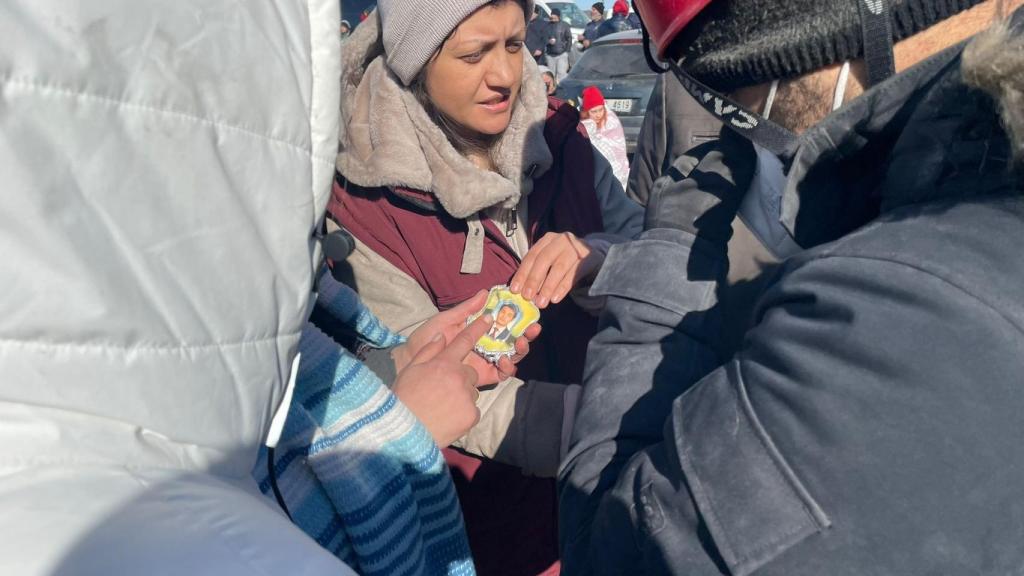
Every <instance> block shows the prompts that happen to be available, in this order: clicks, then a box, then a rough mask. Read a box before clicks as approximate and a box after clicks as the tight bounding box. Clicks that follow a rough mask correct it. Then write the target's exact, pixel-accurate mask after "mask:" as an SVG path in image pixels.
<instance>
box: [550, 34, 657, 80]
mask: <svg viewBox="0 0 1024 576" xmlns="http://www.w3.org/2000/svg"><path fill="white" fill-rule="evenodd" d="M641 74H652V72H651V69H650V68H649V67H648V66H647V61H646V60H645V59H644V49H643V45H642V44H640V43H636V44H603V45H602V44H598V45H595V46H592V47H591V48H590V49H589V50H587V51H586V52H584V53H583V57H582V58H580V61H579V62H577V63H576V65H575V66H573V68H572V73H571V74H570V75H571V76H572V77H573V78H576V79H577V80H601V79H604V78H622V77H625V76H638V75H641Z"/></svg>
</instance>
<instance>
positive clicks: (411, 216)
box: [328, 99, 604, 383]
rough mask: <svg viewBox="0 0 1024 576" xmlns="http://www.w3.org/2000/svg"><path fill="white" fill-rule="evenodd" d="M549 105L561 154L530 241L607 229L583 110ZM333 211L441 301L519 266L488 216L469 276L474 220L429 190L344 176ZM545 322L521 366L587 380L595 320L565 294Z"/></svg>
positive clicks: (534, 206) (535, 203) (543, 184)
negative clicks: (464, 268) (478, 261)
mask: <svg viewBox="0 0 1024 576" xmlns="http://www.w3.org/2000/svg"><path fill="white" fill-rule="evenodd" d="M548 108H549V110H548V119H547V122H546V124H545V127H544V137H545V139H546V141H547V143H548V147H549V148H550V149H551V153H552V156H553V159H554V162H553V164H552V167H551V168H550V169H549V170H548V171H547V172H546V173H544V175H543V176H540V177H539V178H537V179H535V181H534V188H533V192H532V193H531V194H530V196H529V200H528V202H529V210H528V227H529V230H528V231H527V236H528V238H529V242H530V244H531V245H532V244H533V243H534V242H536V241H537V240H539V239H540V238H541V237H543V235H544V234H546V233H548V232H572V233H574V234H576V235H577V236H586V235H587V234H591V233H594V232H602V231H603V230H604V226H603V223H602V219H601V209H600V206H599V204H598V200H597V196H596V193H595V190H594V157H593V148H592V146H591V144H590V142H589V140H588V138H587V135H586V131H585V129H584V128H583V127H582V126H581V125H580V124H579V114H578V113H577V111H576V109H575V108H573V107H572V106H569V105H567V104H562V103H561V102H560V101H557V100H554V99H551V100H549V103H548ZM328 209H329V210H330V212H331V214H332V215H333V216H334V218H335V219H336V220H337V221H338V222H339V223H340V224H341V225H342V226H344V227H345V228H346V229H348V231H349V232H351V233H352V235H353V236H355V237H356V238H358V239H359V240H360V241H361V242H362V243H364V244H366V245H367V246H368V247H369V248H370V249H371V250H373V251H374V252H375V253H377V254H378V255H380V256H381V257H382V258H384V259H386V260H387V261H388V262H390V263H391V264H393V265H394V266H395V267H397V268H398V269H399V270H401V271H403V272H404V273H406V274H408V275H409V276H410V277H412V278H413V279H415V280H416V282H417V283H419V285H420V286H421V287H422V288H423V290H424V291H425V292H426V293H428V294H429V295H430V297H431V299H432V300H433V302H434V305H435V306H437V308H438V309H442V310H443V309H446V308H451V307H452V306H455V305H456V304H458V303H459V302H462V301H464V300H466V299H468V298H470V297H472V296H473V295H474V294H476V293H477V292H478V291H480V290H481V289H489V288H491V287H492V286H495V285H499V284H507V283H508V282H509V281H510V280H511V279H512V276H513V275H514V274H515V272H516V270H517V269H518V268H519V263H520V262H519V259H518V257H517V256H516V255H515V252H514V251H513V250H512V248H511V247H510V246H509V244H508V243H507V242H506V240H505V236H504V234H503V232H502V231H501V228H500V227H499V226H498V225H496V224H495V223H494V222H492V221H491V220H490V219H488V218H486V217H484V216H483V215H481V221H482V223H483V225H484V228H485V230H486V237H485V239H484V263H483V268H482V270H481V272H480V273H479V274H462V273H461V271H460V268H461V263H462V254H463V249H464V247H465V244H466V234H467V233H468V226H467V225H466V222H465V221H464V220H461V219H458V218H455V217H453V216H451V215H449V214H448V213H446V212H445V211H444V209H443V208H442V207H441V205H440V203H439V202H438V201H437V200H436V198H435V197H434V196H433V195H432V194H430V193H428V192H423V191H416V190H408V189H401V188H398V189H393V190H392V189H387V188H370V189H368V188H362V187H359V186H356V185H353V184H351V183H347V184H345V185H342V184H338V183H336V184H335V186H334V194H333V198H332V200H331V202H330V204H329V206H328ZM541 323H542V325H543V326H544V330H543V333H542V336H541V338H540V339H538V340H537V341H536V342H535V343H534V344H533V345H532V347H531V354H530V356H529V357H528V358H527V359H526V360H524V362H523V364H522V365H521V366H520V370H519V374H520V376H521V377H524V378H533V379H539V380H546V381H550V382H562V383H570V382H580V381H581V379H582V370H583V360H584V356H585V353H586V346H587V342H588V341H589V340H590V337H591V336H592V335H593V334H594V331H595V329H596V321H595V319H594V318H593V317H591V316H590V315H589V314H587V313H586V312H584V311H583V310H581V309H580V308H579V307H578V306H576V304H575V303H573V302H572V299H566V300H565V301H563V302H562V303H561V304H558V305H554V306H551V307H549V308H548V309H546V310H545V311H544V312H543V314H542V317H541ZM554 343H557V347H556V346H554V345H553V344H554Z"/></svg>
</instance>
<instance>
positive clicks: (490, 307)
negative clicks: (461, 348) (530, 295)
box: [468, 286, 540, 362]
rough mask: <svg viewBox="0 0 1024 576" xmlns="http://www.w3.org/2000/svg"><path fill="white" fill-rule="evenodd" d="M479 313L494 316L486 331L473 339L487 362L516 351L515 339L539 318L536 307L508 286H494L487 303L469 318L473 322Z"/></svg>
mask: <svg viewBox="0 0 1024 576" xmlns="http://www.w3.org/2000/svg"><path fill="white" fill-rule="evenodd" d="M483 314H489V315H491V317H493V318H494V323H493V324H491V328H490V330H488V331H487V334H484V335H483V337H481V338H480V340H478V341H477V343H476V348H475V350H476V352H477V354H480V355H481V356H483V357H484V358H487V359H488V360H490V361H491V362H497V361H498V360H499V359H501V358H502V357H503V356H504V357H509V358H511V357H512V356H515V354H516V340H517V339H518V338H520V337H521V336H522V335H523V334H524V333H525V332H526V329H527V328H529V327H530V326H532V325H534V324H536V323H537V321H538V320H540V310H539V309H538V308H537V306H535V305H534V304H533V302H530V301H529V300H527V299H526V298H523V297H522V296H520V295H519V294H514V293H512V291H510V290H509V289H508V286H495V287H494V288H491V291H490V293H489V294H488V295H487V304H485V305H484V309H483V310H481V311H480V312H479V313H477V314H474V315H473V316H472V317H470V318H469V320H468V322H473V321H474V320H476V319H477V318H479V317H480V316H481V315H483Z"/></svg>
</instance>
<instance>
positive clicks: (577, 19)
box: [548, 2, 590, 28]
mask: <svg viewBox="0 0 1024 576" xmlns="http://www.w3.org/2000/svg"><path fill="white" fill-rule="evenodd" d="M548 7H549V8H552V9H553V8H558V9H559V10H561V11H562V21H564V22H568V23H569V26H572V27H573V28H583V27H585V26H586V25H587V22H590V18H588V17H587V15H586V14H584V13H583V10H580V7H579V6H577V5H576V4H575V3H573V2H548Z"/></svg>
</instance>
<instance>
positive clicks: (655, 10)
mask: <svg viewBox="0 0 1024 576" xmlns="http://www.w3.org/2000/svg"><path fill="white" fill-rule="evenodd" d="M710 3H711V0H636V1H635V3H634V5H635V6H636V11H637V12H639V13H640V19H641V20H643V23H644V27H645V28H647V31H648V32H649V33H650V35H651V39H652V40H654V45H655V46H657V47H658V58H664V57H665V50H668V47H669V45H671V44H672V40H674V39H675V37H676V35H677V34H679V31H680V30H682V29H683V28H685V27H686V25H687V24H689V23H690V22H691V21H692V20H693V19H694V17H696V16H697V14H698V13H699V12H700V11H701V10H703V9H704V8H705V7H707V5H708V4H710Z"/></svg>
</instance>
